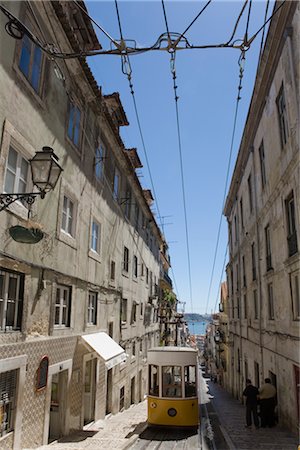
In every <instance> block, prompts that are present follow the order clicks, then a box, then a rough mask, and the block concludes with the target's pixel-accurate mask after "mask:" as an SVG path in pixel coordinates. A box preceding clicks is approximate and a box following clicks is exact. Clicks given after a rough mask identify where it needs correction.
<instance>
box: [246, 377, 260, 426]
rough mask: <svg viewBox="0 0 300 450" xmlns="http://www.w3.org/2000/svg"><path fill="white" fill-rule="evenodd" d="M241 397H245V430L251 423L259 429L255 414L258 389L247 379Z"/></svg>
mask: <svg viewBox="0 0 300 450" xmlns="http://www.w3.org/2000/svg"><path fill="white" fill-rule="evenodd" d="M243 396H244V397H246V425H245V426H246V428H250V427H251V425H252V416H253V422H254V425H255V427H256V428H259V420H258V414H257V396H258V389H257V387H255V386H253V385H252V382H251V380H249V378H247V380H246V387H245V389H244V392H243Z"/></svg>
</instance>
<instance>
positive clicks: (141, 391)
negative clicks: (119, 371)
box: [139, 370, 143, 402]
mask: <svg viewBox="0 0 300 450" xmlns="http://www.w3.org/2000/svg"><path fill="white" fill-rule="evenodd" d="M142 397H143V377H142V370H140V371H139V402H141V401H142Z"/></svg>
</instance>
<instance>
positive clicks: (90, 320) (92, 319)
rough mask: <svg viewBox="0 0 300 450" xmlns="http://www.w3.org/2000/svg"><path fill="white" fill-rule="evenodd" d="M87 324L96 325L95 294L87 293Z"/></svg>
mask: <svg viewBox="0 0 300 450" xmlns="http://www.w3.org/2000/svg"><path fill="white" fill-rule="evenodd" d="M87 324H88V325H96V324H97V292H92V291H90V292H89V299H88V311H87Z"/></svg>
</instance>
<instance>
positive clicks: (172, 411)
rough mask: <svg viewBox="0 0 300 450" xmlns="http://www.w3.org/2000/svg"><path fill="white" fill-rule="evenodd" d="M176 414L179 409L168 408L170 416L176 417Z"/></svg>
mask: <svg viewBox="0 0 300 450" xmlns="http://www.w3.org/2000/svg"><path fill="white" fill-rule="evenodd" d="M176 414H177V411H176V409H175V408H170V409H168V415H169V416H170V417H175V416H176Z"/></svg>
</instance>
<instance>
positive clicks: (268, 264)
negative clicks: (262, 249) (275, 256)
mask: <svg viewBox="0 0 300 450" xmlns="http://www.w3.org/2000/svg"><path fill="white" fill-rule="evenodd" d="M265 241H266V268H267V271H268V270H271V269H272V256H271V237H270V226H269V225H267V226H266V228H265Z"/></svg>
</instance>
